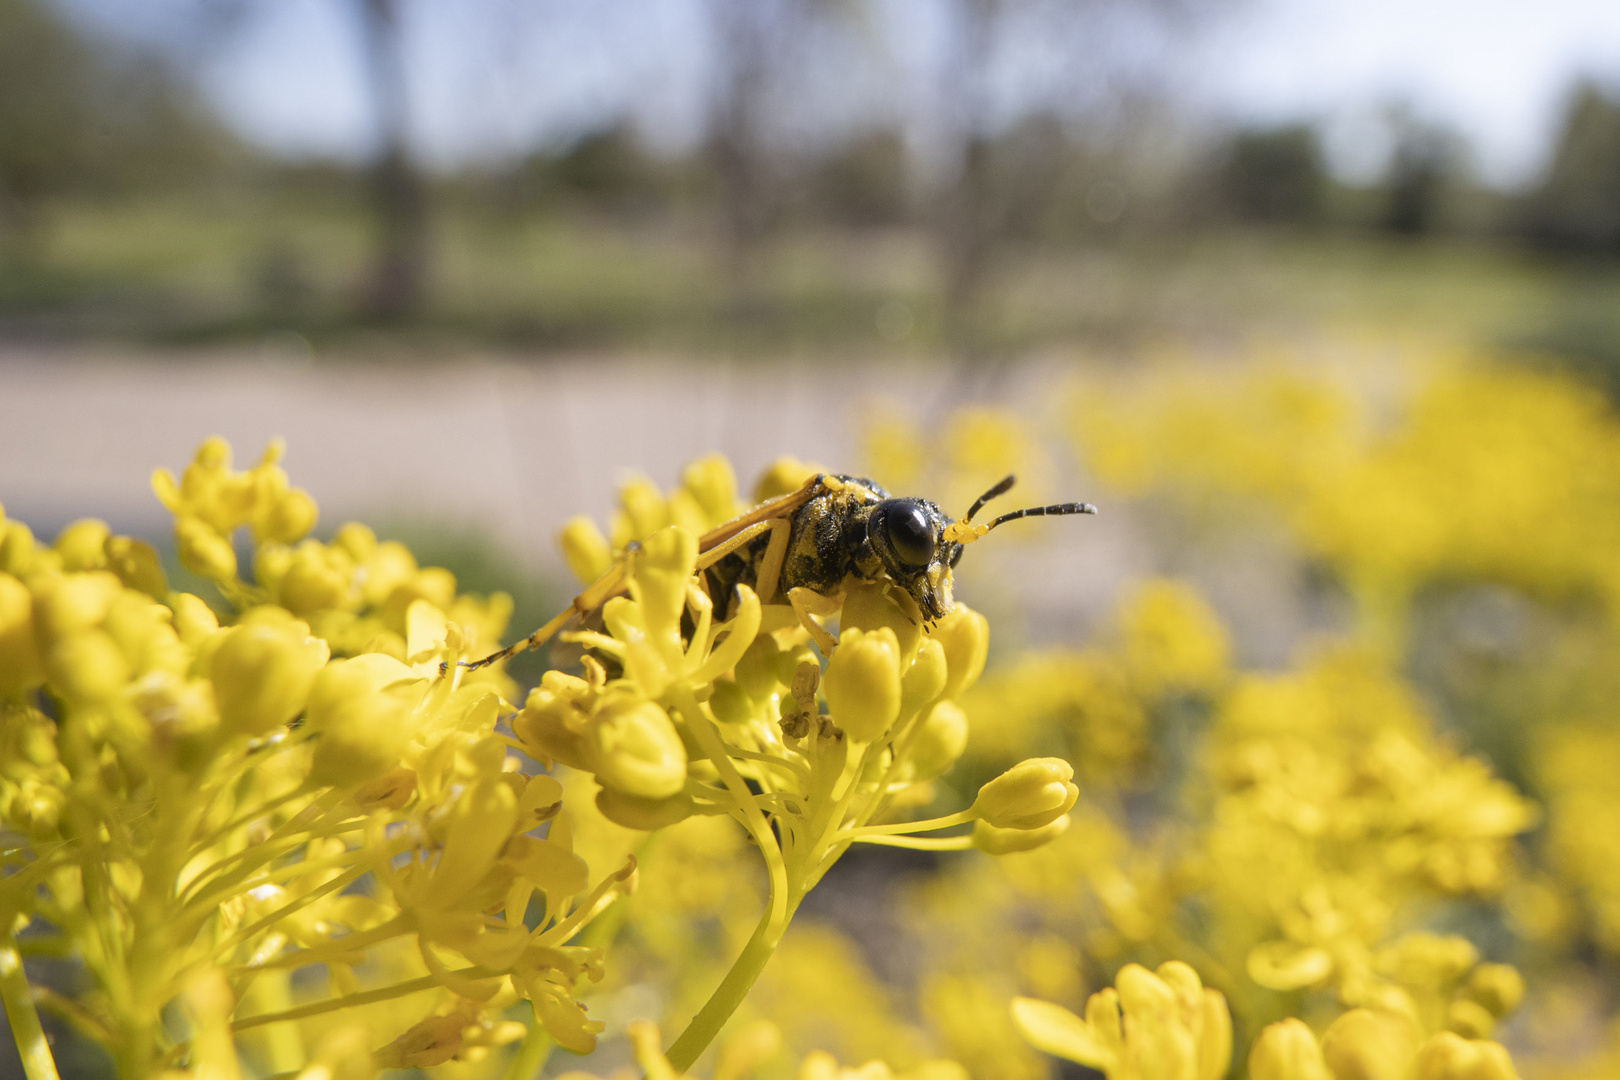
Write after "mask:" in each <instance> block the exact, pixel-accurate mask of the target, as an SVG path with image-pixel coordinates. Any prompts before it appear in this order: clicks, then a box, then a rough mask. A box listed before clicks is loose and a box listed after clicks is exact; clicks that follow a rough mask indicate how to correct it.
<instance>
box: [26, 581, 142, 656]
mask: <svg viewBox="0 0 1620 1080" xmlns="http://www.w3.org/2000/svg"><path fill="white" fill-rule="evenodd" d="M123 591H124V585H123V582H121V581H119V580H118V578H117V577H115V576H113V575H112V574H109V573H106V572H104V571H98V572H95V573H88V574H67V575H65V576H63V577H58V578H55V579H54V580H49V581H47V582H46V583H45V584H44V585H43V586H37V587H36V589H35V593H34V633H35V634H36V635H37V636H38V638H39V642H40V644H41V645H45V644H47V643H49V642H50V641H52V640H53V639H55V638H58V637H63V636H65V635H67V634H71V633H74V632H76V631H79V630H88V629H90V628H91V627H94V626H100V625H101V624H102V623H103V622H104V621H106V618H107V612H108V611H109V610H110V609H111V608H112V605H113V601H114V600H116V599H118V597H119V596H120V595H121V594H122V593H123Z"/></svg>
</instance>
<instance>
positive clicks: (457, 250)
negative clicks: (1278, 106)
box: [0, 191, 1620, 374]
mask: <svg viewBox="0 0 1620 1080" xmlns="http://www.w3.org/2000/svg"><path fill="white" fill-rule="evenodd" d="M370 232H371V228H370V224H369V219H368V218H367V217H366V216H365V214H364V212H363V208H362V207H361V206H359V205H358V204H357V203H355V202H354V201H352V200H350V199H346V198H342V197H339V196H336V195H333V194H331V193H324V194H317V195H314V196H310V195H307V194H306V195H304V196H297V197H295V196H294V195H292V194H289V193H285V192H283V193H279V194H269V193H259V194H253V193H251V192H246V191H235V192H214V193H212V194H206V193H205V194H200V195H195V196H187V197H184V198H182V197H179V196H171V197H166V198H149V199H146V200H144V201H139V202H133V203H111V202H105V201H102V202H93V201H82V202H73V203H62V204H59V205H58V206H56V207H55V208H54V212H53V213H52V214H51V215H50V216H49V218H48V226H47V229H46V230H45V232H44V233H43V235H42V236H41V237H39V238H37V240H36V243H35V245H34V247H33V250H32V251H31V253H30V254H29V256H28V257H26V258H24V257H21V256H19V255H16V254H13V255H12V256H11V257H9V258H5V259H0V332H4V331H6V330H8V329H9V330H10V331H11V332H12V333H14V334H15V333H18V332H24V333H26V332H33V333H41V334H46V335H50V336H61V337H86V336H88V337H96V338H103V339H106V338H111V339H135V340H142V341H146V342H149V343H154V344H160V345H178V346H185V345H189V344H201V343H209V344H212V343H217V342H222V341H224V342H229V341H233V340H246V341H253V340H259V339H262V338H263V337H264V336H266V335H269V334H274V333H278V332H280V333H286V332H295V333H298V334H301V335H303V336H304V337H306V338H308V339H309V340H311V341H312V342H314V343H315V344H316V345H317V346H318V347H319V348H320V350H321V351H322V352H326V353H330V352H334V351H335V352H339V353H341V352H345V351H352V350H355V349H360V348H362V347H363V346H364V345H365V344H366V343H369V342H374V341H375V340H376V339H377V338H378V336H379V335H381V336H382V338H383V339H384V340H385V341H386V342H387V343H388V344H389V345H390V346H393V347H396V351H397V347H398V346H401V345H406V344H409V345H412V346H421V345H425V346H427V350H426V351H428V352H430V353H436V352H440V351H442V350H439V349H437V348H435V346H439V345H442V344H444V343H446V342H456V343H470V344H474V345H494V346H499V347H513V348H519V349H539V350H546V349H583V350H610V349H612V350H638V351H668V352H680V353H687V354H698V355H703V354H712V353H714V352H724V353H730V354H735V355H749V356H759V355H764V356H770V355H791V354H795V353H803V352H807V351H814V352H816V353H817V354H819V355H826V354H828V353H841V354H845V355H871V354H873V353H874V352H877V353H882V354H896V353H900V354H905V353H912V354H916V355H929V354H936V353H939V352H941V351H948V350H947V349H946V345H947V342H946V341H945V336H944V335H945V328H946V325H947V319H946V315H947V312H946V310H945V306H946V305H945V299H944V296H943V290H942V286H941V274H940V271H939V266H938V262H937V260H936V259H935V258H934V249H933V247H932V244H931V241H930V238H929V237H928V235H927V234H925V233H924V232H922V231H920V230H916V229H910V230H908V229H887V230H868V231H854V230H847V229H833V228H814V229H812V228H800V229H793V230H787V231H785V232H783V233H781V234H780V235H778V236H777V237H776V238H775V239H773V240H772V242H771V243H770V244H769V245H767V246H766V247H765V248H764V249H763V250H761V251H760V252H758V253H757V254H756V256H755V257H754V259H753V261H752V262H751V263H750V264H749V265H748V266H747V267H745V268H741V269H739V268H738V266H737V265H736V264H735V262H734V261H733V260H731V259H730V258H729V257H728V254H727V252H726V251H725V250H724V249H723V248H722V247H721V246H720V245H719V244H718V243H717V241H716V240H715V236H716V230H715V229H714V228H713V227H712V222H709V221H707V220H705V219H704V218H703V217H701V216H700V215H697V214H695V213H675V212H671V213H668V214H663V215H654V216H642V217H633V218H611V217H605V216H601V215H596V214H591V213H584V212H576V213H563V212H560V211H550V212H544V213H542V212H517V211H502V210H500V209H498V208H496V207H493V206H491V205H489V204H484V203H477V202H471V201H468V200H466V199H458V200H450V199H445V200H441V201H440V203H439V204H438V205H437V207H436V211H435V217H434V220H433V232H432V251H433V264H432V288H431V293H430V298H429V300H428V302H427V303H426V305H425V306H424V308H423V310H422V311H421V312H420V313H419V314H418V315H416V316H414V317H413V318H411V319H410V320H408V321H406V322H404V323H400V324H394V325H390V326H387V327H379V326H377V325H375V324H371V323H368V322H366V321H365V320H364V319H362V318H360V317H359V316H358V315H357V314H356V310H357V309H356V305H355V302H354V301H355V298H356V297H357V296H358V295H359V292H360V288H361V284H362V282H363V280H364V276H365V272H366V268H367V265H368V253H369V250H370V246H369V245H370V239H369V236H370ZM988 280H989V285H988V287H987V289H986V290H985V293H984V295H983V297H982V299H981V301H980V303H979V304H978V305H977V308H976V309H975V320H974V327H975V329H974V337H975V339H976V340H977V342H978V343H979V345H980V346H981V347H982V348H983V350H984V351H986V352H988V353H991V354H1003V355H1005V354H1016V353H1024V352H1028V351H1031V350H1036V349H1042V348H1047V347H1052V346H1068V345H1080V346H1097V345H1104V346H1107V345H1112V344H1137V343H1141V342H1144V341H1153V340H1156V339H1174V340H1192V341H1195V342H1200V343H1206V344H1207V343H1211V342H1213V343H1217V344H1218V343H1220V342H1221V341H1223V340H1228V339H1252V338H1253V337H1255V336H1265V335H1290V334H1293V333H1296V332H1298V331H1300V330H1308V331H1318V330H1321V329H1323V328H1330V329H1352V330H1354V329H1362V328H1377V329H1379V330H1381V331H1396V332H1404V331H1414V332H1419V333H1422V334H1425V335H1429V336H1433V337H1438V338H1442V339H1448V340H1454V341H1458V342H1462V343H1466V344H1479V345H1484V346H1490V347H1497V346H1507V347H1509V348H1513V349H1525V350H1536V349H1544V350H1550V351H1554V352H1559V353H1563V354H1567V355H1570V356H1573V357H1575V358H1577V359H1578V360H1581V361H1583V362H1585V363H1586V364H1587V365H1588V366H1590V367H1591V368H1592V369H1593V370H1596V371H1598V372H1600V373H1604V374H1607V373H1612V372H1617V371H1620V314H1616V312H1620V303H1617V301H1620V265H1616V264H1613V263H1608V262H1592V263H1578V262H1570V261H1556V260H1552V259H1547V258H1542V257H1538V256H1535V255H1532V254H1527V253H1525V252H1523V251H1519V250H1515V249H1512V248H1509V247H1505V246H1501V245H1493V244H1490V243H1486V242H1463V241H1452V240H1440V241H1428V242H1420V243H1413V242H1405V241H1396V240H1392V239H1387V238H1382V237H1378V236H1374V235H1371V234H1366V233H1319V234H1315V235H1302V234H1280V233H1259V232H1224V233H1215V232H1210V233H1202V234H1198V235H1191V236H1162V237H1157V238H1151V237H1150V238H1138V239H1136V240H1133V241H1129V242H1111V243H1108V244H1083V243H1078V242H1075V243H1057V242H1053V243H1047V244H1040V245H1036V244H1023V245H1019V246H1016V247H1007V248H1004V249H1002V250H1001V251H1000V252H999V254H998V255H997V256H996V258H995V260H994V262H993V264H992V267H991V272H990V274H989V278H988ZM897 310H898V312H899V315H898V316H896V315H895V314H894V313H895V312H896V311H897ZM885 313H887V314H885ZM952 314H956V315H959V314H960V313H952ZM958 325H959V322H958ZM405 351H407V352H409V351H414V350H405Z"/></svg>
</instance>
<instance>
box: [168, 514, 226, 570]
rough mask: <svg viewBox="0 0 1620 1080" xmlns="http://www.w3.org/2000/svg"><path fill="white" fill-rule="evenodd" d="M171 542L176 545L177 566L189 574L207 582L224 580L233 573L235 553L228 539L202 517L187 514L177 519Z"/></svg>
mask: <svg viewBox="0 0 1620 1080" xmlns="http://www.w3.org/2000/svg"><path fill="white" fill-rule="evenodd" d="M174 542H175V545H176V546H177V547H178V548H179V552H180V565H181V566H184V567H185V568H186V569H187V570H190V571H191V572H192V573H194V574H197V575H199V576H201V577H205V578H207V579H209V580H210V581H226V580H229V579H230V578H234V577H235V576H236V552H235V551H234V550H233V549H232V548H231V542H230V540H229V539H228V538H226V537H224V536H221V535H220V534H219V533H218V532H216V531H215V530H214V529H213V527H212V526H210V525H209V524H208V523H207V522H205V521H203V520H202V518H199V517H192V516H191V515H189V514H188V515H186V516H183V517H179V518H176V519H175V522H174Z"/></svg>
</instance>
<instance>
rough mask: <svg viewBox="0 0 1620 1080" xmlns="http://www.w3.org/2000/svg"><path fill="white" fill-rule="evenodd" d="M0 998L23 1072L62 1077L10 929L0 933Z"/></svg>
mask: <svg viewBox="0 0 1620 1080" xmlns="http://www.w3.org/2000/svg"><path fill="white" fill-rule="evenodd" d="M0 999H4V1002H5V1008H6V1020H7V1021H9V1022H10V1024H11V1037H12V1039H13V1040H15V1042H16V1044H17V1056H18V1057H20V1058H22V1065H23V1073H24V1075H26V1076H27V1077H28V1080H60V1076H59V1074H58V1073H57V1071H56V1060H55V1059H54V1058H52V1057H51V1047H50V1044H49V1043H47V1042H46V1041H45V1029H44V1028H42V1027H40V1025H39V1011H38V1010H37V1009H35V1008H34V992H33V991H32V990H31V989H29V986H28V973H27V972H26V971H24V970H23V963H22V956H21V954H19V953H18V952H17V942H16V940H15V939H14V938H13V937H12V936H11V934H9V933H7V934H6V935H5V936H4V937H0Z"/></svg>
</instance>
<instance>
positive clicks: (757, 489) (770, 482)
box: [754, 457, 826, 503]
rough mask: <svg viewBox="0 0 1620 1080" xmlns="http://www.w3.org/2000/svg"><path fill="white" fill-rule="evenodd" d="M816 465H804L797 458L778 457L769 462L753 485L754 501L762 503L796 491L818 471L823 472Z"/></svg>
mask: <svg viewBox="0 0 1620 1080" xmlns="http://www.w3.org/2000/svg"><path fill="white" fill-rule="evenodd" d="M825 471H826V470H824V469H822V468H821V467H820V466H817V465H806V464H805V463H804V462H802V461H800V460H799V459H798V458H791V457H779V458H777V459H776V460H775V461H773V462H771V464H770V467H769V468H768V469H766V470H765V472H764V475H762V476H761V477H760V478H759V483H757V484H755V485H754V501H755V502H756V503H762V502H764V501H765V500H766V499H774V498H776V497H777V496H778V495H786V494H788V493H789V492H791V491H798V490H799V489H800V488H801V487H803V486H804V483H805V481H806V480H809V479H810V478H811V477H812V476H814V475H815V474H816V473H818V472H825Z"/></svg>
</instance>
